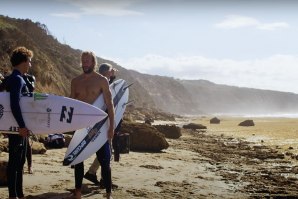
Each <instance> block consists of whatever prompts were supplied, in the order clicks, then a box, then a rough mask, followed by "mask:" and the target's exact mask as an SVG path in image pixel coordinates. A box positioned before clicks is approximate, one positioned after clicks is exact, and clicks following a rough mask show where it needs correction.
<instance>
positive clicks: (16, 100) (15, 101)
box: [10, 78, 25, 128]
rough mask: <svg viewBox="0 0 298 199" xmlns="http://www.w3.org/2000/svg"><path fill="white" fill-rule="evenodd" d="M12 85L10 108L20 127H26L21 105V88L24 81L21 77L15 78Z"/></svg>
mask: <svg viewBox="0 0 298 199" xmlns="http://www.w3.org/2000/svg"><path fill="white" fill-rule="evenodd" d="M12 85H13V86H11V89H10V108H11V111H12V114H13V116H14V118H15V119H16V121H17V123H18V125H19V127H20V128H24V127H25V122H24V119H23V116H22V111H21V107H20V99H21V89H22V86H23V82H22V80H21V79H20V78H14V81H13V84H12Z"/></svg>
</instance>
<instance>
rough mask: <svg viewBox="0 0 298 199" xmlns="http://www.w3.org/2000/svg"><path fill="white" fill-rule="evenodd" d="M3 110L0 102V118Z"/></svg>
mask: <svg viewBox="0 0 298 199" xmlns="http://www.w3.org/2000/svg"><path fill="white" fill-rule="evenodd" d="M3 112H4V107H3V105H2V104H0V119H1V118H2V116H3Z"/></svg>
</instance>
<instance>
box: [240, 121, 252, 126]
mask: <svg viewBox="0 0 298 199" xmlns="http://www.w3.org/2000/svg"><path fill="white" fill-rule="evenodd" d="M254 125H255V123H254V121H253V120H245V121H243V122H240V123H239V124H238V126H254Z"/></svg>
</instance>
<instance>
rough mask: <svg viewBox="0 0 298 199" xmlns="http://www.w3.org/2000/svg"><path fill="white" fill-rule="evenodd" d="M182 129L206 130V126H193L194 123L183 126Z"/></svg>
mask: <svg viewBox="0 0 298 199" xmlns="http://www.w3.org/2000/svg"><path fill="white" fill-rule="evenodd" d="M183 128H184V129H192V130H197V129H207V127H206V126H204V125H202V124H195V123H189V124H186V125H183Z"/></svg>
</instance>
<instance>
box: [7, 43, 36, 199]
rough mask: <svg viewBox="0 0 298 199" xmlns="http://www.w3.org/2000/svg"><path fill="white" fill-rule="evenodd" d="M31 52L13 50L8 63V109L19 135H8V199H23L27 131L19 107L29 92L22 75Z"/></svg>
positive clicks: (27, 66) (29, 62)
mask: <svg viewBox="0 0 298 199" xmlns="http://www.w3.org/2000/svg"><path fill="white" fill-rule="evenodd" d="M32 57H33V52H32V51H31V50H28V49H27V48H25V47H17V48H16V49H14V50H13V52H12V55H11V57H10V62H11V64H12V66H13V71H12V73H11V75H9V76H8V77H7V79H6V83H5V88H6V90H7V91H8V92H9V93H10V107H11V110H12V113H13V116H14V118H15V119H16V121H17V123H18V126H19V127H18V131H19V135H16V134H8V147H9V160H8V165H7V184H8V192H9V199H24V198H25V197H24V193H23V168H24V163H25V158H26V151H27V143H28V141H27V139H28V134H29V129H27V128H26V124H25V122H24V119H23V116H22V110H21V107H20V103H19V102H20V99H21V95H22V94H23V93H27V92H29V89H28V87H27V85H26V82H25V81H24V79H23V77H22V76H23V75H24V74H25V73H28V70H29V68H30V67H31V58H32Z"/></svg>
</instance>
